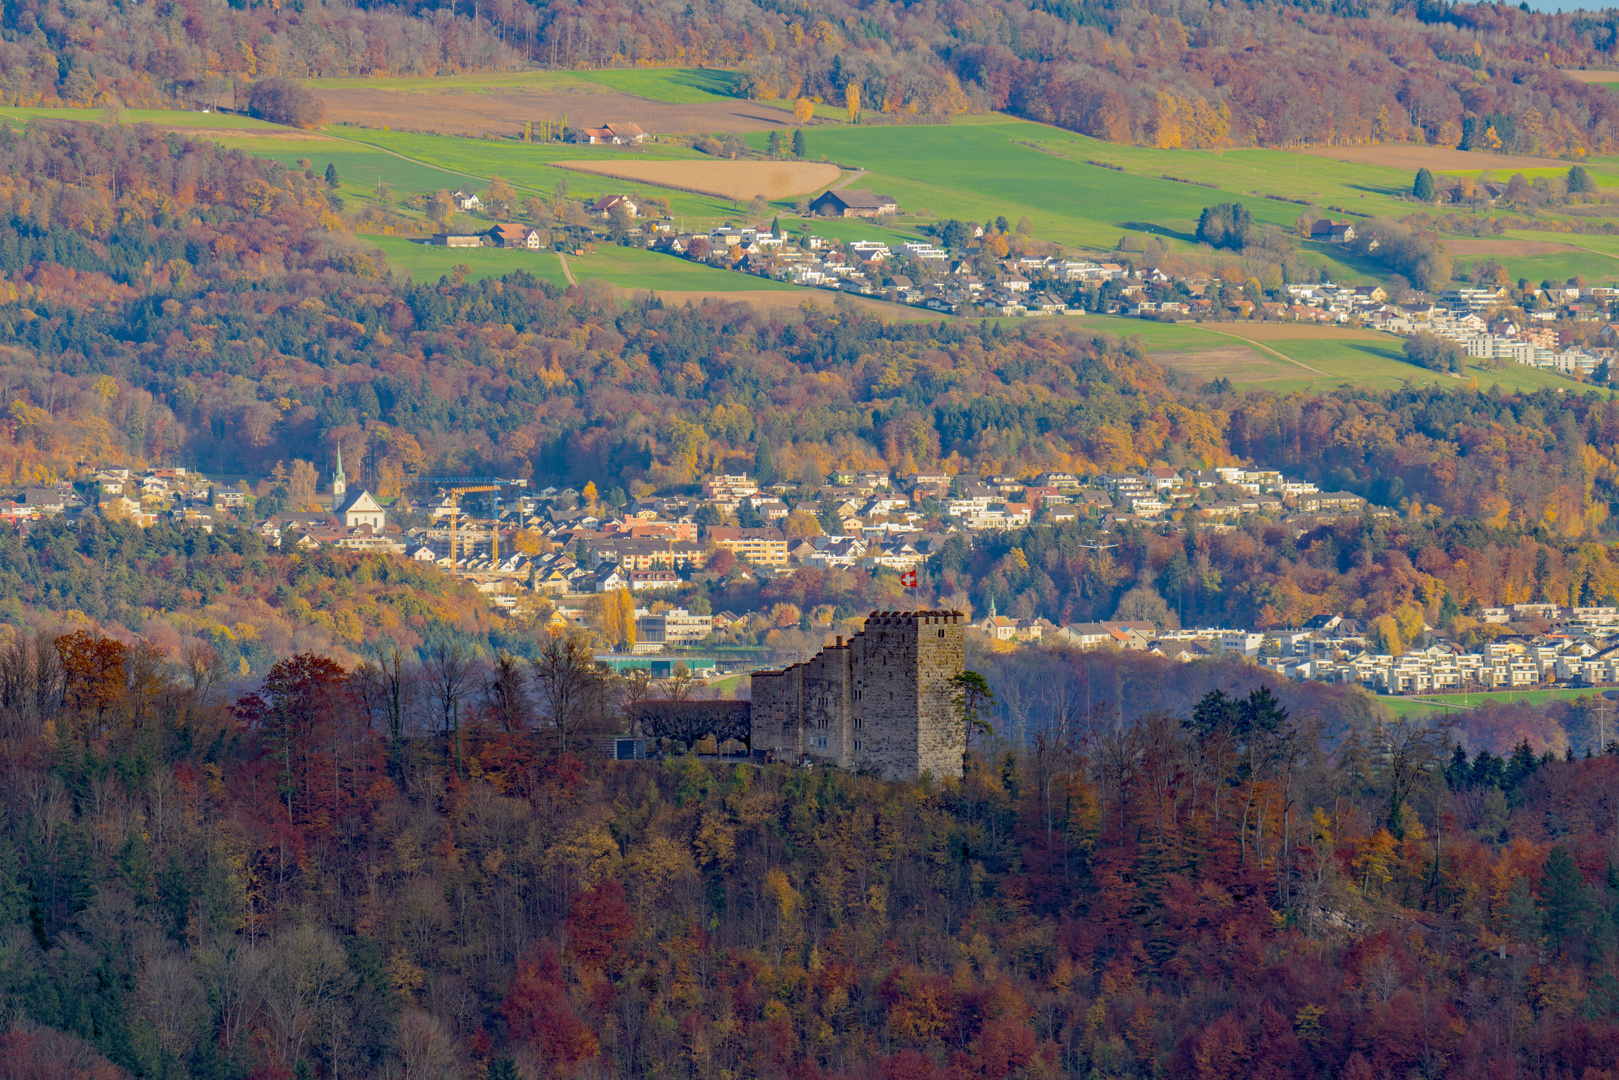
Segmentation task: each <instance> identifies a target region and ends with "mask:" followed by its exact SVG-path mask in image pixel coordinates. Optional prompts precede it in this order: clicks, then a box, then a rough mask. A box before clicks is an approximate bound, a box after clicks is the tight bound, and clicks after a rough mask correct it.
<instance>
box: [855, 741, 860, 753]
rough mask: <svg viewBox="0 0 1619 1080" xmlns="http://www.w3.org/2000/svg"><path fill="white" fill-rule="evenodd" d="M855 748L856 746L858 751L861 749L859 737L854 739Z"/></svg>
mask: <svg viewBox="0 0 1619 1080" xmlns="http://www.w3.org/2000/svg"><path fill="white" fill-rule="evenodd" d="M854 748H855V750H856V751H857V752H858V751H859V749H860V740H859V739H856V740H855V741H854Z"/></svg>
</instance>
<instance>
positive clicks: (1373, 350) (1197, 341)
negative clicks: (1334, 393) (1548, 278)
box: [1070, 315, 1580, 393]
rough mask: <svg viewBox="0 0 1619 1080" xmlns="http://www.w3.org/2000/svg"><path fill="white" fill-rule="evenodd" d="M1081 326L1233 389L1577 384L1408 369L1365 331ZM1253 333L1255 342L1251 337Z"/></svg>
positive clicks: (1513, 369)
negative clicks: (1291, 332) (1461, 376)
mask: <svg viewBox="0 0 1619 1080" xmlns="http://www.w3.org/2000/svg"><path fill="white" fill-rule="evenodd" d="M1070 318H1072V317H1070ZM1077 321H1078V323H1079V325H1081V326H1083V327H1084V328H1085V329H1087V330H1094V331H1096V332H1098V333H1103V334H1107V335H1109V336H1111V337H1117V338H1120V339H1122V340H1130V339H1137V340H1139V342H1140V346H1141V348H1142V350H1143V351H1144V352H1145V353H1147V355H1149V356H1152V357H1154V358H1155V359H1157V360H1159V361H1160V362H1162V363H1164V364H1167V365H1168V366H1170V367H1173V368H1176V369H1178V370H1181V371H1184V372H1186V373H1188V374H1190V375H1194V376H1196V377H1197V378H1200V379H1204V380H1208V381H1213V380H1214V379H1219V378H1226V379H1230V380H1231V382H1232V383H1233V384H1234V385H1236V386H1249V387H1255V388H1260V387H1262V388H1264V389H1266V390H1274V391H1277V392H1284V393H1285V392H1288V391H1295V390H1297V391H1321V390H1331V389H1335V388H1337V387H1339V386H1346V385H1347V386H1357V387H1367V388H1369V389H1375V390H1395V389H1398V388H1400V387H1401V386H1404V385H1405V384H1406V383H1408V382H1409V383H1415V384H1419V385H1420V384H1424V383H1437V384H1439V385H1441V386H1456V387H1460V386H1466V385H1468V384H1469V381H1470V380H1473V379H1476V380H1478V384H1479V385H1480V386H1481V387H1489V386H1491V385H1499V386H1500V387H1501V388H1502V389H1503V390H1540V389H1546V388H1562V389H1565V390H1570V391H1573V390H1575V389H1578V388H1579V386H1580V384H1578V383H1576V382H1574V381H1573V380H1570V379H1566V378H1564V377H1562V376H1561V375H1558V374H1556V373H1554V372H1549V371H1544V370H1541V369H1539V368H1531V367H1525V366H1523V365H1521V364H1507V365H1505V366H1504V367H1503V368H1501V369H1500V370H1498V371H1487V370H1485V369H1483V368H1479V367H1473V366H1469V367H1468V369H1467V381H1464V380H1462V379H1457V378H1455V377H1454V376H1451V375H1448V374H1444V373H1441V372H1437V371H1429V370H1427V369H1426V368H1420V367H1417V366H1416V365H1415V364H1411V363H1408V362H1407V361H1406V359H1405V356H1404V353H1403V352H1402V343H1401V340H1400V339H1399V338H1397V337H1393V336H1392V335H1387V334H1370V333H1368V332H1366V331H1357V330H1345V331H1343V332H1342V333H1343V336H1342V337H1336V338H1335V337H1327V336H1314V337H1305V336H1300V337H1293V338H1289V337H1276V338H1272V337H1271V336H1270V334H1271V333H1273V332H1274V333H1276V334H1285V333H1287V332H1288V328H1286V327H1279V326H1272V325H1268V324H1257V325H1256V326H1255V327H1247V326H1245V325H1244V324H1242V323H1219V324H1210V325H1208V326H1198V325H1193V324H1189V323H1181V324H1168V323H1154V322H1148V321H1145V320H1142V319H1126V318H1120V317H1117V316H1110V315H1082V316H1078V317H1077ZM1261 328H1262V329H1261ZM1313 329H1314V328H1310V327H1300V328H1299V329H1298V333H1299V334H1301V335H1303V334H1306V333H1309V332H1311V331H1312V330H1313ZM1326 333H1331V331H1330V330H1328V331H1326ZM1250 334H1252V335H1254V337H1255V338H1258V340H1254V339H1252V338H1250V337H1249V336H1248V335H1250Z"/></svg>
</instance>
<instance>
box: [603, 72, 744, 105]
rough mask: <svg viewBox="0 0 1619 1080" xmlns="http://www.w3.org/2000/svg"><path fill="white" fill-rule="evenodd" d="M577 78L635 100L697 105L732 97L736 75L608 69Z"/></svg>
mask: <svg viewBox="0 0 1619 1080" xmlns="http://www.w3.org/2000/svg"><path fill="white" fill-rule="evenodd" d="M578 77H579V78H581V79H586V80H588V81H590V82H593V83H598V84H600V85H602V86H606V87H610V88H612V89H614V90H618V91H621V92H623V93H626V94H634V95H635V96H636V97H644V98H650V99H651V100H653V101H667V102H669V103H670V104H673V105H700V104H702V103H704V102H709V101H724V100H727V99H730V98H734V97H736V83H737V73H736V72H734V71H725V70H721V69H716V68H609V69H606V70H603V71H581V72H579V73H578Z"/></svg>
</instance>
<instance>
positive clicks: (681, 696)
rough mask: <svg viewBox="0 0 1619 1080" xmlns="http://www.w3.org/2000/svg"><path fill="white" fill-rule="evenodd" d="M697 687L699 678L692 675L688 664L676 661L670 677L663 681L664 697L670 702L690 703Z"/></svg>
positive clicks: (670, 670) (670, 671)
mask: <svg viewBox="0 0 1619 1080" xmlns="http://www.w3.org/2000/svg"><path fill="white" fill-rule="evenodd" d="M696 685H697V676H695V675H693V674H692V673H691V669H690V668H688V667H687V666H686V662H685V661H684V660H676V661H675V663H674V667H672V668H670V669H669V677H668V678H667V679H665V680H663V696H664V697H666V698H668V699H669V700H670V701H689V700H690V699H691V692H692V691H693V690H694V689H696Z"/></svg>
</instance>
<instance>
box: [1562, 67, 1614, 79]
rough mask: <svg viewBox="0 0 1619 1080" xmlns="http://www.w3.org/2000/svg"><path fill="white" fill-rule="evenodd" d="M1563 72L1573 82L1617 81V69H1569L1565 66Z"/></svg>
mask: <svg viewBox="0 0 1619 1080" xmlns="http://www.w3.org/2000/svg"><path fill="white" fill-rule="evenodd" d="M1563 74H1564V75H1567V76H1568V77H1569V78H1571V79H1573V80H1574V81H1575V82H1583V83H1619V71H1570V70H1568V69H1567V68H1565V69H1563Z"/></svg>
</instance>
